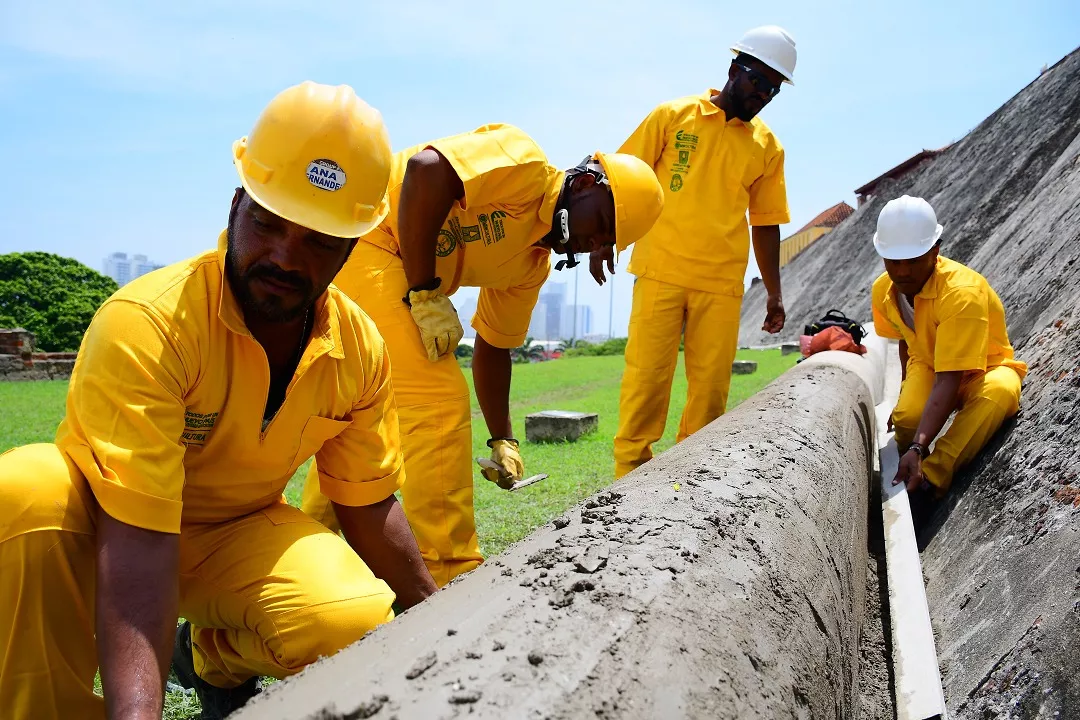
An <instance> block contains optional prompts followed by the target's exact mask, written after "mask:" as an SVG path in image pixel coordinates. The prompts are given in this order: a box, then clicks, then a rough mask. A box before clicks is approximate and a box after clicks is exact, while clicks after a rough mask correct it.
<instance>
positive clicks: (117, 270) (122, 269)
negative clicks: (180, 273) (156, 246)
mask: <svg viewBox="0 0 1080 720" xmlns="http://www.w3.org/2000/svg"><path fill="white" fill-rule="evenodd" d="M161 267H165V266H164V265H158V264H157V263H153V262H151V261H150V260H149V259H148V258H147V257H146V256H145V255H132V256H131V257H130V258H129V257H128V256H127V253H122V252H114V253H113V254H111V255H109V256H108V257H107V258H105V262H104V270H105V274H106V275H108V276H109V277H111V278H112V279H113V280H115V281H116V284H117V285H120V286H123V285H127V284H128V283H129V282H131V281H132V280H134V279H135V278H137V277H141V276H143V275H145V274H146V273H148V272H152V271H154V270H157V269H158V268H161Z"/></svg>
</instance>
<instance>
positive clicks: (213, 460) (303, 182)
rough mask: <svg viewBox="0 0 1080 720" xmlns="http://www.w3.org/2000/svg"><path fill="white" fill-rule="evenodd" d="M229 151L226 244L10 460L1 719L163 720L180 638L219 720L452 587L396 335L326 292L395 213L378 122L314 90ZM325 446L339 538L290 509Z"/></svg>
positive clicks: (155, 278) (0, 465)
mask: <svg viewBox="0 0 1080 720" xmlns="http://www.w3.org/2000/svg"><path fill="white" fill-rule="evenodd" d="M233 157H234V162H235V165H236V168H237V171H238V172H239V175H240V180H241V184H242V185H243V187H242V188H238V189H237V191H236V193H235V194H234V196H233V199H232V206H231V208H230V211H229V221H228V227H227V230H226V231H225V232H223V233H222V234H221V236H220V237H219V238H218V248H217V250H216V251H212V252H207V253H205V254H203V255H200V256H198V257H195V258H193V259H191V260H189V261H186V262H182V263H179V264H176V265H173V266H170V267H167V268H164V269H161V270H158V271H156V272H154V273H151V274H149V275H146V276H143V277H141V278H139V279H137V280H135V281H133V282H131V283H130V284H128V285H126V286H125V287H123V288H122V289H121V290H119V291H118V292H117V293H116V294H114V295H113V296H112V297H111V298H110V299H109V300H108V301H106V303H105V304H104V305H103V306H102V307H101V309H100V310H99V311H98V313H97V315H96V316H95V317H94V320H93V322H92V323H91V325H90V327H89V328H88V330H87V332H86V335H85V337H84V339H83V343H82V347H81V349H80V351H79V356H78V361H77V363H76V365H75V370H74V372H73V374H72V377H71V384H70V389H69V392H68V397H67V415H66V417H65V419H64V421H63V422H62V423H61V425H60V427H59V429H58V431H57V435H56V441H55V444H41V445H29V446H25V447H22V448H16V449H14V450H11V451H9V452H7V453H6V454H4V455H3V456H2V457H0V577H2V578H3V581H2V582H0V717H3V718H5V719H6V720H24V719H28V718H33V719H34V720H41V719H42V718H104V717H105V716H106V714H107V715H108V717H109V718H152V717H161V712H162V702H163V686H164V684H165V677H166V674H167V672H168V670H169V665H170V655H172V654H173V652H174V645H175V647H176V648H177V652H176V655H175V657H174V658H173V662H174V664H175V667H176V671H177V674H178V676H179V677H180V678H181V680H185V679H186V681H187V682H188V683H189V684H193V685H194V686H195V687H196V689H197V690H198V694H199V696H200V699H201V700H202V702H203V717H204V718H206V717H223V716H224V715H226V714H228V712H230V711H231V710H233V709H234V708H235V707H238V706H239V705H242V704H243V703H244V702H245V701H246V700H247V698H248V697H249V696H250V695H252V694H253V693H254V692H256V685H257V678H258V676H260V675H270V676H274V677H278V678H281V677H285V676H287V675H291V674H293V673H296V672H298V671H299V670H301V669H302V668H303V667H304V666H305V665H307V664H309V663H311V662H313V661H314V660H316V659H317V658H318V657H319V656H320V655H330V654H332V653H334V652H336V651H337V650H339V649H341V648H343V647H345V646H347V645H349V644H350V643H352V642H354V641H356V640H357V639H359V638H360V637H362V636H363V635H364V634H365V633H366V632H367V631H369V630H371V629H372V628H374V627H375V626H377V625H379V624H380V623H384V622H386V621H388V620H390V619H391V618H392V611H391V603H392V602H394V600H395V595H396V599H397V601H398V602H399V603H401V605H402V606H404V607H409V606H412V605H414V604H416V603H418V602H420V601H421V600H423V599H424V598H425V597H427V596H428V595H429V594H430V593H432V592H434V591H435V589H436V588H435V584H434V582H433V580H432V578H431V575H430V574H429V573H428V571H427V568H426V567H425V565H424V563H423V560H422V559H421V557H420V553H419V550H418V548H417V545H416V541H415V539H414V538H413V535H412V534H411V532H410V530H409V527H408V524H407V521H406V519H405V516H404V514H403V512H402V510H401V508H400V506H399V505H398V504H397V502H396V500H395V498H394V494H393V493H394V491H395V490H397V489H398V487H399V485H400V484H401V478H402V463H403V461H402V456H401V449H400V442H399V437H398V431H397V415H396V412H397V411H396V406H395V399H394V394H393V389H392V386H391V383H390V376H389V365H388V360H387V353H386V350H385V347H384V345H383V341H382V340H381V338H380V336H379V333H378V331H377V330H376V329H375V326H374V324H372V322H371V321H370V320H369V319H368V318H367V317H366V316H365V315H364V314H363V313H362V312H361V311H360V309H359V308H358V307H357V306H356V305H355V304H354V303H353V302H352V301H351V300H349V299H348V298H347V297H345V296H344V295H343V294H342V293H341V292H339V291H338V290H337V289H336V288H333V287H329V286H330V283H331V280H332V279H333V277H334V275H335V274H337V272H338V270H340V268H341V267H342V266H343V265H344V264H345V260H346V258H347V257H348V256H349V253H350V251H351V249H352V247H353V246H354V245H355V243H356V238H357V237H359V236H361V235H363V234H364V233H366V232H368V231H369V230H370V229H371V228H373V227H375V226H376V225H378V223H379V222H380V221H381V220H382V218H383V216H384V214H385V212H386V203H385V193H386V189H387V185H388V181H389V174H390V161H391V151H390V145H389V138H388V136H387V133H386V130H385V127H384V126H383V123H382V119H381V116H380V115H379V113H378V112H377V111H375V110H374V109H372V108H370V107H369V106H367V105H366V104H365V103H364V102H363V101H361V100H360V99H359V98H357V97H356V95H355V94H354V93H353V91H352V89H351V88H349V87H347V86H338V87H330V86H325V85H317V84H314V83H304V84H301V85H298V86H295V87H292V88H289V89H287V90H285V91H283V92H282V93H280V94H279V95H278V96H276V97H275V98H274V99H273V100H272V101H271V102H270V104H269V105H268V106H267V107H266V109H265V110H264V112H263V114H262V115H261V116H260V118H259V120H258V121H257V123H256V125H255V127H254V129H253V131H252V132H251V135H250V136H249V137H245V138H242V139H240V140H239V141H237V142H236V143H234V145H233ZM312 455H316V456H317V457H318V460H319V469H320V471H321V473H320V477H319V481H320V485H321V488H322V491H323V492H324V493H325V494H326V495H327V496H328V497H329V498H330V499H331V500H332V501H333V503H334V508H335V510H336V512H337V516H338V518H339V520H340V522H341V526H342V529H343V534H344V538H345V539H344V540H343V539H341V538H340V537H339V536H337V535H335V534H334V533H332V532H330V531H328V530H327V529H326V528H324V527H323V526H322V525H321V524H319V523H318V522H316V521H314V520H312V519H311V518H309V517H308V516H307V515H305V514H304V513H303V512H301V511H300V510H299V509H297V508H293V507H291V506H289V505H287V504H285V502H284V500H283V499H282V491H283V490H284V488H285V485H286V483H287V482H288V480H289V478H290V477H291V476H292V474H293V472H294V471H295V470H296V469H297V467H298V466H299V465H300V464H301V463H303V462H304V461H305V460H307V459H308V458H310V457H311V456H312ZM346 541H347V542H346ZM350 546H351V547H350ZM178 614H179V615H180V616H182V617H184V618H187V620H188V621H189V622H190V625H189V624H188V623H185V624H184V625H182V626H181V628H180V632H177V625H176V618H177V616H178ZM99 666H100V669H101V681H102V686H103V690H104V699H102V698H101V697H99V696H96V695H95V694H94V674H95V671H96V670H97V669H98V667H99Z"/></svg>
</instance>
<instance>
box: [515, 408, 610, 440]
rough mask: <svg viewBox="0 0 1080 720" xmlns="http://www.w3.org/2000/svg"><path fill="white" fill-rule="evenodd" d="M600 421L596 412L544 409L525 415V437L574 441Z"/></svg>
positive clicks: (590, 430)
mask: <svg viewBox="0 0 1080 720" xmlns="http://www.w3.org/2000/svg"><path fill="white" fill-rule="evenodd" d="M599 423H600V416H599V415H597V414H596V413H583V412H569V411H566V410H544V411H542V412H538V413H533V414H532V415H526V416H525V437H526V439H528V441H529V442H558V441H566V442H574V441H575V440H577V439H578V438H579V437H581V436H582V435H586V434H588V433H591V432H593V431H594V430H596V427H597V425H599Z"/></svg>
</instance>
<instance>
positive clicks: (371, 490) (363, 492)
mask: <svg viewBox="0 0 1080 720" xmlns="http://www.w3.org/2000/svg"><path fill="white" fill-rule="evenodd" d="M316 466H317V464H316ZM402 469H403V468H402V466H401V464H400V463H399V464H398V467H397V468H396V469H395V470H394V471H393V472H391V473H390V474H389V475H384V476H383V477H381V478H376V479H374V480H365V481H364V482H349V481H348V480H339V479H338V478H335V477H331V476H330V475H327V474H326V473H324V472H322V470H320V471H319V490H321V491H322V494H323V495H325V496H326V497H328V498H330V499H331V500H332V501H333V502H336V503H337V504H338V505H345V506H348V507H361V506H363V505H374V504H375V503H377V502H382V501H383V500H385V499H386V498H388V497H390V496H391V495H393V494H394V493H395V492H397V491H398V489H399V488H400V487H401V486H402V484H403V482H404V478H403V477H402V476H403V474H404V473H402Z"/></svg>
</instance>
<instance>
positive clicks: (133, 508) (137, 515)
mask: <svg viewBox="0 0 1080 720" xmlns="http://www.w3.org/2000/svg"><path fill="white" fill-rule="evenodd" d="M84 474H85V473H84ZM86 481H87V482H88V483H89V484H90V489H91V490H93V491H94V498H95V499H96V500H97V501H98V504H99V505H101V509H102V510H104V511H105V512H106V513H108V515H109V517H111V518H113V519H114V520H119V521H120V522H122V523H124V524H126V525H131V526H133V527H137V528H142V529H143V530H153V531H154V532H160V533H169V534H171V535H178V534H179V533H180V517H181V514H182V512H183V509H184V503H183V502H181V501H178V500H166V499H165V498H160V497H155V496H153V495H147V494H146V493H141V492H139V491H138V490H132V489H131V488H128V487H124V486H123V485H121V484H119V483H115V482H111V481H109V480H106V479H104V478H102V477H100V476H94V475H87V476H86Z"/></svg>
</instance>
